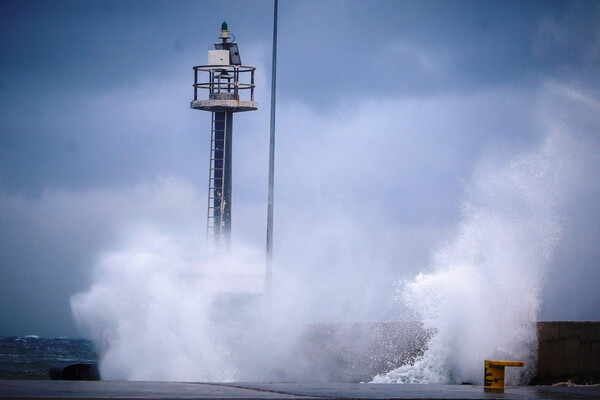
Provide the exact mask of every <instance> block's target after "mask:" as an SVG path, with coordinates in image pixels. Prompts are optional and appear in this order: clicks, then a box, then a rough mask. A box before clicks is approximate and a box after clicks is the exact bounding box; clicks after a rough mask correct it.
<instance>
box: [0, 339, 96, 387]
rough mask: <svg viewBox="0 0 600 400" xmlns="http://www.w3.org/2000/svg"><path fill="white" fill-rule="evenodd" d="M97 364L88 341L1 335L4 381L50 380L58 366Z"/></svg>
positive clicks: (0, 370)
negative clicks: (51, 371)
mask: <svg viewBox="0 0 600 400" xmlns="http://www.w3.org/2000/svg"><path fill="white" fill-rule="evenodd" d="M97 361H98V355H97V353H96V349H95V348H94V344H93V343H92V342H91V341H89V340H86V339H78V338H56V339H46V338H40V337H37V336H0V379H50V374H49V371H50V367H52V366H54V365H59V364H68V363H78V362H97Z"/></svg>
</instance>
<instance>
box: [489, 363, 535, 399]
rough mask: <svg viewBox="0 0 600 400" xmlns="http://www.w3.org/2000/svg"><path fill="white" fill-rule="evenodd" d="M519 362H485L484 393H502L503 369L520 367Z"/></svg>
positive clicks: (521, 364)
mask: <svg viewBox="0 0 600 400" xmlns="http://www.w3.org/2000/svg"><path fill="white" fill-rule="evenodd" d="M523 365H525V364H524V363H523V362H521V361H496V360H485V377H484V381H483V390H484V391H486V392H504V367H522V366H523Z"/></svg>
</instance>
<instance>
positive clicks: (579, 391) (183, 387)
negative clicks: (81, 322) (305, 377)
mask: <svg viewBox="0 0 600 400" xmlns="http://www.w3.org/2000/svg"><path fill="white" fill-rule="evenodd" d="M0 398H3V399H16V398H19V399H27V398H29V399H33V398H37V399H74V398H78V399H249V400H251V399H256V400H259V399H267V400H272V399H282V400H284V399H307V400H310V399H319V400H325V399H327V400H330V399H600V387H598V386H590V387H565V386H509V387H507V388H506V389H505V390H504V393H486V392H484V391H483V387H482V386H475V385H473V386H470V385H402V384H371V383H369V384H362V383H360V384H358V383H357V384H352V383H244V382H239V383H181V382H117V381H96V382H94V381H27V380H20V381H19V380H0Z"/></svg>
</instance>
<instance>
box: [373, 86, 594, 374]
mask: <svg viewBox="0 0 600 400" xmlns="http://www.w3.org/2000/svg"><path fill="white" fill-rule="evenodd" d="M557 89H560V90H557ZM561 92H564V88H563V87H561V86H552V85H550V86H549V89H547V90H546V91H545V94H546V95H547V94H551V95H552V96H550V97H551V98H552V99H553V101H556V98H557V96H556V94H557V93H559V94H561ZM569 93H571V92H570V91H569ZM558 98H559V99H563V100H564V99H565V97H564V96H558ZM569 98H570V99H571V100H576V101H578V100H581V98H582V96H569ZM585 99H588V98H587V97H585ZM596 103H597V102H596ZM596 103H590V102H589V101H586V104H588V105H590V104H591V105H592V106H594V104H596ZM544 104H545V105H546V106H548V105H551V104H550V103H544ZM571 106H572V105H571ZM579 106H580V104H577V107H579ZM572 107H573V106H572ZM565 108H566V107H565V105H564V104H562V105H561V107H560V109H563V115H570V112H571V111H572V110H571V111H568V112H565V111H564V109H565ZM551 109H553V110H556V108H555V107H554V108H551ZM566 109H567V110H569V109H568V108H566ZM595 111H597V109H596V110H595ZM576 112H577V113H579V114H580V115H582V116H583V117H584V118H583V119H582V121H584V120H586V119H585V117H589V114H587V115H586V113H585V112H582V110H581V109H579V110H577V111H576ZM541 114H542V116H543V117H544V118H546V123H547V124H548V125H549V130H550V132H549V134H548V135H547V137H546V138H545V140H543V142H542V143H541V145H540V146H539V147H538V148H535V149H533V150H530V151H528V152H525V153H522V154H520V155H518V156H516V157H498V155H497V154H496V155H494V156H493V157H492V155H491V154H490V156H489V157H488V159H487V161H486V162H484V163H482V164H481V165H480V167H479V168H478V169H477V171H476V174H475V177H474V179H473V183H472V184H471V185H470V186H469V187H468V190H467V199H468V200H467V201H466V202H465V203H464V207H463V222H462V223H461V224H460V226H459V228H458V232H457V234H456V237H455V238H454V239H453V240H452V241H450V242H449V243H448V244H447V245H446V246H444V247H442V248H441V249H440V250H438V251H437V252H436V253H435V254H434V258H433V263H432V264H433V265H432V268H433V272H430V273H421V274H419V275H418V276H417V277H416V278H415V279H414V280H412V281H411V282H409V283H407V284H405V285H404V287H403V290H402V298H403V300H404V302H405V304H406V305H408V306H409V307H410V308H411V309H412V310H413V311H414V312H415V314H416V316H417V318H418V319H419V320H421V321H422V322H423V324H424V327H425V328H426V329H429V330H430V331H431V332H433V336H432V338H431V340H430V342H429V344H428V348H427V350H426V351H425V353H424V354H423V355H422V356H420V357H418V358H417V359H416V360H415V361H414V363H413V364H411V365H405V366H402V367H400V368H397V369H395V370H393V371H390V372H388V373H386V374H381V375H378V376H376V377H375V378H374V380H373V382H381V383H443V384H449V383H460V382H464V381H467V382H473V383H480V384H481V383H482V382H483V361H484V360H485V359H501V360H514V361H524V362H525V363H526V367H525V368H524V369H511V368H509V369H508V371H507V382H508V383H513V384H514V383H517V382H521V383H526V382H527V381H528V380H529V379H531V378H532V377H533V374H534V373H535V362H536V357H537V354H536V353H537V332H536V325H535V322H536V321H537V316H538V313H539V310H540V306H541V299H542V288H543V284H544V281H545V280H546V275H547V272H548V266H549V263H550V260H551V257H552V255H553V251H554V249H555V247H556V245H557V244H558V243H559V238H560V231H561V228H560V225H561V224H562V222H563V221H564V220H567V219H568V218H569V216H568V215H565V212H566V210H569V208H570V207H572V206H569V205H568V204H569V202H570V201H571V200H572V199H569V198H568V197H569V196H577V192H576V191H574V190H573V189H574V188H573V187H572V186H573V182H576V181H578V180H580V178H579V177H580V176H582V174H583V175H584V176H588V175H589V172H590V170H589V169H587V167H586V164H587V163H589V160H592V159H593V158H594V157H593V155H592V157H591V158H590V154H589V153H590V150H589V149H587V150H586V149H585V148H586V146H591V148H597V144H595V143H594V141H590V140H589V138H586V133H587V132H585V131H584V133H583V134H582V132H574V133H573V132H569V131H568V130H567V126H565V124H564V119H561V118H560V117H559V116H558V115H549V114H548V112H547V109H544V108H542V113H541ZM563 118H564V117H563ZM588 121H589V119H588ZM582 124H583V123H582ZM571 125H572V124H571ZM570 128H571V130H575V127H573V126H570ZM596 159H597V157H596ZM579 169H581V170H579ZM586 169H587V170H586ZM569 192H570V193H569ZM567 193H569V194H567ZM567 212H568V211H567Z"/></svg>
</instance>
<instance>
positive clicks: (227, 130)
mask: <svg viewBox="0 0 600 400" xmlns="http://www.w3.org/2000/svg"><path fill="white" fill-rule="evenodd" d="M234 40H235V39H234V37H233V35H230V34H229V30H228V29H227V23H226V22H223V24H222V25H221V35H220V36H219V42H217V43H215V44H214V45H215V49H214V50H209V51H208V65H201V66H196V67H194V100H192V102H191V104H190V107H191V108H192V109H194V110H202V111H210V112H211V113H212V122H211V135H210V136H211V138H210V165H209V182H208V211H207V223H206V229H207V237H208V238H211V237H212V238H213V240H214V243H215V245H216V247H218V248H228V247H229V244H230V235H231V177H232V171H231V169H232V154H233V153H232V142H233V114H234V113H236V112H242V111H254V110H256V109H258V104H257V103H256V102H255V101H254V71H255V69H256V68H254V67H247V66H243V65H242V62H241V59H240V53H239V50H238V45H237V43H235V42H234ZM199 94H205V95H206V94H208V98H206V97H204V98H203V99H200V98H199Z"/></svg>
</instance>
